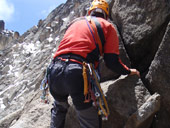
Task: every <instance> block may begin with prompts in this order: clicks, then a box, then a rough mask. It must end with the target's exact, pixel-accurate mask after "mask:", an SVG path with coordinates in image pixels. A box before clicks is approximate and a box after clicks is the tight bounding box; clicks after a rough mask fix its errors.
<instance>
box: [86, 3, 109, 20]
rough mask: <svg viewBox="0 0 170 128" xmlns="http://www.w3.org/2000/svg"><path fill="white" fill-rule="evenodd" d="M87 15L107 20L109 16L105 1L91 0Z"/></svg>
mask: <svg viewBox="0 0 170 128" xmlns="http://www.w3.org/2000/svg"><path fill="white" fill-rule="evenodd" d="M88 14H89V15H91V16H97V17H102V18H104V19H107V18H108V16H109V5H108V3H107V2H106V1H105V0H93V2H92V4H91V7H90V9H89V11H88Z"/></svg>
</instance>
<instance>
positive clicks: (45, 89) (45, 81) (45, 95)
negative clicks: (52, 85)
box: [40, 68, 49, 103]
mask: <svg viewBox="0 0 170 128" xmlns="http://www.w3.org/2000/svg"><path fill="white" fill-rule="evenodd" d="M48 70H49V69H48V68H47V69H46V74H45V76H44V78H43V80H42V82H41V85H40V90H41V91H42V95H41V96H40V98H41V100H42V101H43V102H44V103H49V99H48V96H49V87H48V73H49V71H48Z"/></svg>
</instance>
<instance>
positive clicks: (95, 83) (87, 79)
mask: <svg viewBox="0 0 170 128" xmlns="http://www.w3.org/2000/svg"><path fill="white" fill-rule="evenodd" d="M85 19H86V22H87V25H88V27H89V30H90V32H91V34H92V36H93V39H94V42H95V44H96V47H97V48H98V50H99V52H100V55H101V56H102V54H103V47H104V42H105V38H104V34H103V30H102V28H101V25H100V23H99V22H98V20H97V18H96V17H90V16H88V17H85ZM90 25H91V27H92V29H93V31H94V34H93V32H92V29H91V28H90ZM97 42H98V43H97ZM83 79H84V96H85V100H84V102H85V103H86V102H90V100H93V105H94V106H95V107H96V108H98V114H99V115H101V117H102V119H103V120H107V119H108V116H109V114H110V112H109V108H108V104H107V101H106V98H105V96H104V94H103V91H102V89H101V87H100V83H99V79H100V78H99V75H98V73H97V71H96V70H95V67H94V65H93V64H91V63H86V62H83Z"/></svg>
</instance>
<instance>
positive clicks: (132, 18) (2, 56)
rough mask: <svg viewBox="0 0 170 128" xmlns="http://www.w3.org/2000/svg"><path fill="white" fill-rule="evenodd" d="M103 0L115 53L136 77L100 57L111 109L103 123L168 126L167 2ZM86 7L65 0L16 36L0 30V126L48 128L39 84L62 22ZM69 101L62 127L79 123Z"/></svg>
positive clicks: (80, 0) (113, 127)
mask: <svg viewBox="0 0 170 128" xmlns="http://www.w3.org/2000/svg"><path fill="white" fill-rule="evenodd" d="M108 2H109V3H110V8H111V10H110V12H111V15H110V22H112V23H113V25H114V26H115V27H116V28H117V32H118V35H119V41H120V47H119V49H120V58H121V60H122V61H123V62H124V63H125V64H126V65H128V66H129V67H133V68H137V69H139V70H140V72H141V78H138V77H137V76H119V75H118V74H115V73H114V72H111V71H110V70H109V69H107V68H106V67H105V65H104V62H103V60H102V59H101V65H100V66H101V76H102V77H101V78H102V83H101V86H102V88H103V90H104V93H105V94H106V96H107V100H108V105H109V108H110V111H111V114H110V116H109V119H108V121H103V128H123V127H124V128H169V127H170V123H169V120H170V116H169V115H170V109H169V108H170V104H169V103H170V101H169V99H170V97H169V93H170V89H169V83H170V81H169V79H170V73H169V71H170V67H169V65H168V64H169V62H170V60H169V58H170V57H169V55H170V53H169V51H170V45H169V40H170V39H169V35H170V23H169V21H170V15H169V13H170V11H169V10H170V2H169V1H168V0H163V1H160V0H150V1H147V0H143V1H133V0H127V1H124V0H108ZM89 6H90V1H89V0H67V2H66V3H65V4H62V5H60V6H58V7H57V8H56V9H54V10H53V11H52V12H51V13H50V14H49V15H48V16H47V18H46V19H44V20H39V21H37V22H38V25H35V26H33V27H32V28H30V29H29V30H28V31H27V32H25V33H24V34H23V35H21V36H20V35H19V33H17V32H15V33H14V32H13V31H7V30H2V31H1V32H0V128H23V127H24V128H35V127H36V128H49V125H50V109H51V106H52V103H53V98H52V97H51V96H49V104H44V103H43V102H42V101H41V100H40V96H41V92H40V90H39V86H40V83H41V81H42V79H43V77H44V74H45V69H46V67H47V66H48V64H49V63H50V61H51V59H52V56H53V54H54V53H55V51H56V50H57V47H58V45H59V42H60V41H61V39H62V37H63V35H64V32H65V30H66V28H67V25H68V23H69V22H70V21H72V20H73V19H74V18H76V17H79V16H84V15H86V14H87V10H88V7H89ZM168 23H169V24H168ZM108 80H109V81H108ZM69 102H70V108H69V112H68V114H67V119H66V125H65V128H79V127H80V126H79V123H78V120H77V117H76V113H75V111H74V106H73V105H72V102H71V99H70V100H69Z"/></svg>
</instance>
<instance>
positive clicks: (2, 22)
mask: <svg viewBox="0 0 170 128" xmlns="http://www.w3.org/2000/svg"><path fill="white" fill-rule="evenodd" d="M4 29H5V22H4V21H3V20H0V31H2V30H4Z"/></svg>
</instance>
